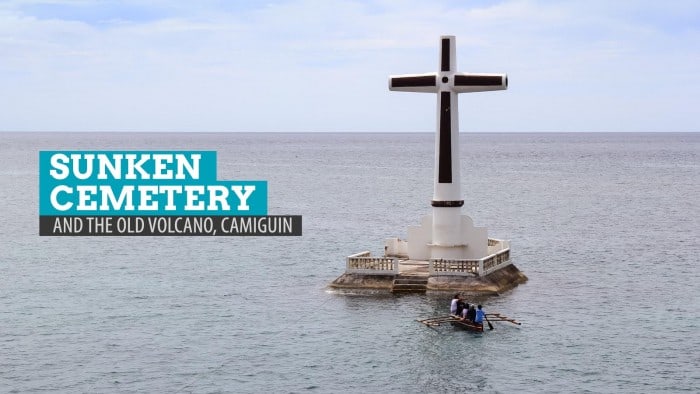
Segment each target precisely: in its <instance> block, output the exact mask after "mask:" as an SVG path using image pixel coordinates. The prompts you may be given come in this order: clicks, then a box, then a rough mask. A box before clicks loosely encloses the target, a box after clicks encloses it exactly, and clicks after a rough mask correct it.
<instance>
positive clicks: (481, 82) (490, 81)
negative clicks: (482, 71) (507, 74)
mask: <svg viewBox="0 0 700 394" xmlns="http://www.w3.org/2000/svg"><path fill="white" fill-rule="evenodd" d="M502 83H503V78H502V77H501V76H500V75H494V76H491V75H455V86H501V84H502Z"/></svg>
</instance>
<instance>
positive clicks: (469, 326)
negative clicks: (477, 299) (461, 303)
mask: <svg viewBox="0 0 700 394" xmlns="http://www.w3.org/2000/svg"><path fill="white" fill-rule="evenodd" d="M485 320H486V323H487V324H488V327H489V330H493V329H494V327H493V324H491V322H492V321H505V322H509V323H513V324H515V325H518V326H519V325H521V324H522V323H520V322H518V321H515V319H511V318H509V317H508V316H504V315H501V314H500V313H487V314H486V319H485ZM418 321H419V322H421V323H423V324H425V325H426V326H428V327H431V328H433V327H438V326H441V325H443V324H446V323H450V324H451V325H452V326H454V327H456V328H461V329H463V330H467V331H473V332H484V325H483V324H478V323H472V322H470V321H468V320H462V318H460V317H459V316H457V315H446V316H436V317H429V318H427V319H422V320H418Z"/></svg>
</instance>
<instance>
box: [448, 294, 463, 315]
mask: <svg viewBox="0 0 700 394" xmlns="http://www.w3.org/2000/svg"><path fill="white" fill-rule="evenodd" d="M461 300H462V297H461V296H460V295H459V293H457V294H455V296H454V297H453V298H452V302H451V303H450V314H451V315H456V314H457V305H458V304H459V302H460V301H461Z"/></svg>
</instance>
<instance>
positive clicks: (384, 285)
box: [329, 273, 394, 291]
mask: <svg viewBox="0 0 700 394" xmlns="http://www.w3.org/2000/svg"><path fill="white" fill-rule="evenodd" d="M393 283H394V275H364V274H348V273H345V274H343V275H340V276H339V277H338V278H337V279H336V280H334V281H333V282H331V284H330V285H329V286H330V287H333V288H345V289H386V290H389V291H391V287H392V285H393Z"/></svg>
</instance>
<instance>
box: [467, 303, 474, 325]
mask: <svg viewBox="0 0 700 394" xmlns="http://www.w3.org/2000/svg"><path fill="white" fill-rule="evenodd" d="M475 317H476V310H475V309H474V305H471V306H470V307H469V310H468V311H467V321H468V322H470V323H471V322H474V318H475Z"/></svg>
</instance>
